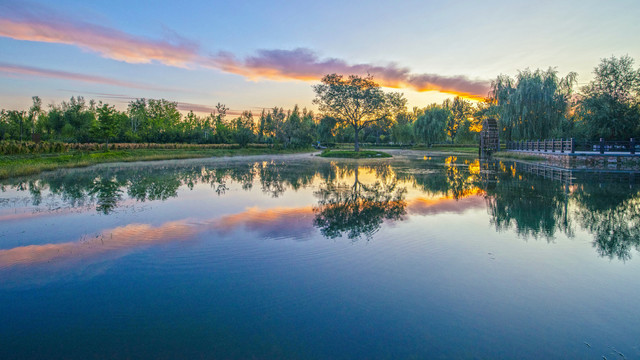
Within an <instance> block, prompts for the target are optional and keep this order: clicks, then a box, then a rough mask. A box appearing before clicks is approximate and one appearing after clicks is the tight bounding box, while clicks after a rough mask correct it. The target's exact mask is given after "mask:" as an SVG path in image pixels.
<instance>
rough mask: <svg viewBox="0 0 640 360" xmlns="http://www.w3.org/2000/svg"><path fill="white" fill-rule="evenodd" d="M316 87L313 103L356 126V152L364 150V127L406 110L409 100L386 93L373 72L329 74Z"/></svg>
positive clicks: (347, 123)
mask: <svg viewBox="0 0 640 360" xmlns="http://www.w3.org/2000/svg"><path fill="white" fill-rule="evenodd" d="M313 90H314V91H315V93H316V97H315V99H314V100H313V103H314V104H317V105H318V108H319V109H320V111H321V112H322V113H324V115H326V116H331V117H333V118H335V119H336V120H337V121H338V122H340V123H342V124H345V125H348V126H351V127H352V128H353V130H354V132H355V137H354V150H355V151H359V150H360V147H359V145H358V134H359V132H360V130H361V129H362V128H364V127H365V126H367V125H368V124H370V123H374V122H377V121H380V120H381V119H383V118H385V117H387V116H392V115H393V114H394V113H397V112H399V111H401V110H403V109H404V108H405V107H406V102H407V101H406V99H405V98H404V97H403V95H402V94H400V93H384V92H383V91H382V90H381V89H380V85H379V84H377V83H376V82H375V81H373V77H372V76H370V75H369V76H367V77H361V76H358V75H349V77H348V78H347V79H344V77H343V76H342V75H337V74H329V75H326V76H325V77H323V78H322V83H321V84H318V85H314V86H313Z"/></svg>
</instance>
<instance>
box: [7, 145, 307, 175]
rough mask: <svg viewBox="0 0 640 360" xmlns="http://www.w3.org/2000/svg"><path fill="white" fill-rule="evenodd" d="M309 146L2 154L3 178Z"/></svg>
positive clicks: (264, 153) (284, 152) (272, 152)
mask: <svg viewBox="0 0 640 360" xmlns="http://www.w3.org/2000/svg"><path fill="white" fill-rule="evenodd" d="M309 151H311V150H310V149H298V150H273V149H269V148H257V149H256V148H248V149H135V150H112V151H108V152H99V151H95V152H86V151H69V152H66V153H60V154H40V155H4V156H0V179H6V178H9V177H14V176H23V175H32V174H37V173H40V172H42V171H49V170H55V169H60V168H74V167H85V166H90V165H95V164H102V163H110V162H131V161H152V160H170V159H190V158H205V157H214V156H240V155H268V154H291V153H297V152H309Z"/></svg>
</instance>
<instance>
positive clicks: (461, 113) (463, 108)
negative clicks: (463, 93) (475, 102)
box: [446, 96, 473, 143]
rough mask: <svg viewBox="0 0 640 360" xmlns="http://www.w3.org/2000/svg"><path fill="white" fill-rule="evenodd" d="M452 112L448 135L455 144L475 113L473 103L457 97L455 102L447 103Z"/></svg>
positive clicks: (448, 124) (448, 122) (448, 121)
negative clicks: (459, 133) (460, 132)
mask: <svg viewBox="0 0 640 360" xmlns="http://www.w3.org/2000/svg"><path fill="white" fill-rule="evenodd" d="M446 104H447V105H448V107H449V108H450V110H451V115H452V116H450V117H449V119H448V120H447V135H449V137H450V138H451V143H454V142H455V140H456V136H457V135H458V132H459V131H461V130H462V129H461V128H463V127H464V126H465V125H466V122H467V121H468V118H469V116H471V114H472V112H473V107H472V105H471V102H469V101H466V100H464V99H463V98H461V97H460V96H456V97H455V98H454V99H453V101H451V102H446Z"/></svg>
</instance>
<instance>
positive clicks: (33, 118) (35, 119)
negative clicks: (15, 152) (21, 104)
mask: <svg viewBox="0 0 640 360" xmlns="http://www.w3.org/2000/svg"><path fill="white" fill-rule="evenodd" d="M31 100H32V101H33V104H32V105H31V107H30V108H29V113H28V119H29V127H30V129H31V134H33V133H35V132H36V125H39V123H40V121H39V120H40V117H41V116H42V114H43V111H42V100H41V99H40V98H39V97H37V96H33V97H32V98H31Z"/></svg>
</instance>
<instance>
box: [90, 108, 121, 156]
mask: <svg viewBox="0 0 640 360" xmlns="http://www.w3.org/2000/svg"><path fill="white" fill-rule="evenodd" d="M96 113H97V118H98V119H97V121H96V123H95V124H94V126H93V128H92V129H91V130H92V133H93V136H95V137H96V138H98V139H102V140H103V141H104V142H105V150H109V140H110V139H112V138H114V137H115V136H116V135H117V133H118V125H119V124H118V120H119V118H118V116H117V115H118V112H117V111H116V109H115V107H114V106H109V105H108V104H100V105H99V106H98V108H97V109H96Z"/></svg>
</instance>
